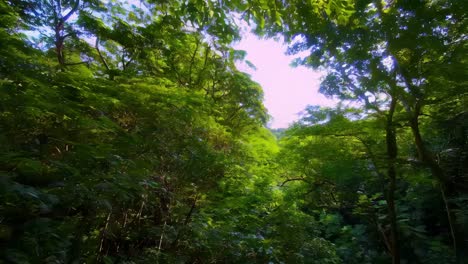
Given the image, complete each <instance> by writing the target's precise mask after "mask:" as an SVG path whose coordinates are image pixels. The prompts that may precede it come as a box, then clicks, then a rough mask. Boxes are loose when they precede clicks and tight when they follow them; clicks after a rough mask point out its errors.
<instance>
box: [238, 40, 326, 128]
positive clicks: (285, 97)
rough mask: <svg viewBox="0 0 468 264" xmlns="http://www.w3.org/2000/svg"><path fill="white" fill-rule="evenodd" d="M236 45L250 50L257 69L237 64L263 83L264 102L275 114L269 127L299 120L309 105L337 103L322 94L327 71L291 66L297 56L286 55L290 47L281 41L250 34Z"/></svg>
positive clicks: (272, 113) (249, 54)
mask: <svg viewBox="0 0 468 264" xmlns="http://www.w3.org/2000/svg"><path fill="white" fill-rule="evenodd" d="M233 47H234V48H235V49H239V50H245V51H247V56H246V60H248V61H250V62H252V63H253V64H254V65H255V67H256V68H257V69H256V70H253V69H250V68H249V67H247V66H246V64H245V63H238V65H237V67H238V68H239V69H240V70H241V71H244V72H247V73H249V74H250V75H251V76H252V79H253V80H254V81H256V82H258V83H259V84H260V85H261V86H262V88H263V91H264V94H265V101H264V104H265V106H266V108H267V109H268V113H269V114H270V115H271V116H272V120H271V121H270V122H269V127H271V128H285V127H288V125H290V124H291V123H292V122H294V121H296V120H297V119H298V113H299V112H301V111H302V110H304V109H305V107H306V106H307V105H323V106H332V105H335V103H334V102H333V101H332V100H329V99H327V98H325V96H323V95H321V94H319V93H318V89H319V85H320V78H321V77H322V76H323V73H322V72H319V71H314V70H312V69H308V68H305V67H297V68H293V67H291V66H289V65H290V63H291V61H292V60H293V59H294V58H295V57H294V56H286V55H285V54H284V52H285V51H286V46H284V45H282V44H281V43H279V42H276V41H274V40H272V39H258V38H257V37H256V36H255V35H253V34H250V33H247V34H244V36H243V38H242V40H241V41H240V42H239V43H237V44H235V45H234V46H233Z"/></svg>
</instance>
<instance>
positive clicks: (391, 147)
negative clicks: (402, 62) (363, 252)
mask: <svg viewBox="0 0 468 264" xmlns="http://www.w3.org/2000/svg"><path fill="white" fill-rule="evenodd" d="M395 107H396V99H395V98H394V97H393V96H392V101H391V103H390V109H389V111H388V116H387V124H386V128H385V129H386V144H387V158H388V163H387V166H388V168H387V174H388V178H389V184H388V189H387V209H388V216H389V220H390V237H391V254H392V263H393V264H399V263H400V243H399V238H398V225H397V217H396V206H395V190H396V174H397V172H396V167H395V163H396V158H397V155H398V146H397V141H396V132H395V127H394V125H393V114H394V113H395Z"/></svg>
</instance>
